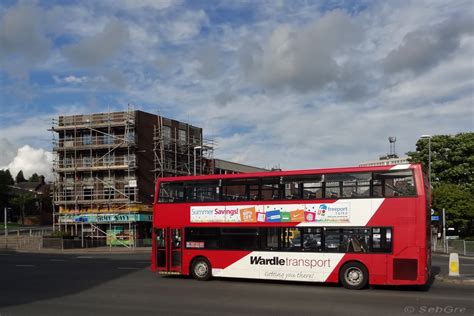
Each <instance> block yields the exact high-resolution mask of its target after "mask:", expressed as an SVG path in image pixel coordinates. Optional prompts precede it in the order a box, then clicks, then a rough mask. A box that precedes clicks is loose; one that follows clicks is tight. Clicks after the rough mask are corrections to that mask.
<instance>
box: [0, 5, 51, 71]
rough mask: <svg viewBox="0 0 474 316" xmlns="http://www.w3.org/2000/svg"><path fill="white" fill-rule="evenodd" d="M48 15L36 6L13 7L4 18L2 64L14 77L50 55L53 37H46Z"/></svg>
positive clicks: (1, 25) (0, 29)
mask: <svg viewBox="0 0 474 316" xmlns="http://www.w3.org/2000/svg"><path fill="white" fill-rule="evenodd" d="M43 23H44V14H43V11H42V10H41V9H39V8H38V7H36V6H34V5H23V4H19V5H17V6H14V7H11V8H9V9H7V10H5V11H4V14H3V16H1V17H0V64H1V65H2V67H3V68H4V69H5V70H8V71H9V73H10V74H11V75H13V76H14V77H24V76H26V72H27V71H28V70H29V69H30V67H32V66H34V65H36V64H38V63H39V62H41V61H44V60H45V59H46V58H48V54H49V52H50V48H51V39H50V38H48V37H47V36H46V33H45V30H44V27H43Z"/></svg>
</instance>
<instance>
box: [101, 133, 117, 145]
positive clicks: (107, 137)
mask: <svg viewBox="0 0 474 316" xmlns="http://www.w3.org/2000/svg"><path fill="white" fill-rule="evenodd" d="M103 139H104V144H106V145H112V144H113V143H114V134H113V133H110V134H107V135H104V138H103Z"/></svg>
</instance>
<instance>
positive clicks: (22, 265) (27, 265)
mask: <svg viewBox="0 0 474 316" xmlns="http://www.w3.org/2000/svg"><path fill="white" fill-rule="evenodd" d="M16 266H17V267H22V268H33V267H34V265H32V264H17V265H16Z"/></svg>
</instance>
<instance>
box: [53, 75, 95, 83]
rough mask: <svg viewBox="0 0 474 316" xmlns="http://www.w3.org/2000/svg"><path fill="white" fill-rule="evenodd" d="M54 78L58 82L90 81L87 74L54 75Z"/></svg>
mask: <svg viewBox="0 0 474 316" xmlns="http://www.w3.org/2000/svg"><path fill="white" fill-rule="evenodd" d="M53 79H54V81H56V83H72V84H81V83H86V82H87V81H89V79H88V78H87V77H86V76H81V77H76V76H74V75H69V76H66V77H63V78H61V77H59V76H56V75H54V76H53Z"/></svg>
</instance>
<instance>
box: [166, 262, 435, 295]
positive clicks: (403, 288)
mask: <svg viewBox="0 0 474 316" xmlns="http://www.w3.org/2000/svg"><path fill="white" fill-rule="evenodd" d="M440 270H441V269H440V267H438V266H432V270H431V277H430V279H429V281H428V282H427V283H426V284H425V285H416V286H414V285H403V286H393V285H390V286H385V285H374V286H370V287H367V288H366V289H369V288H372V289H377V290H387V291H416V292H420V291H421V292H425V291H429V290H430V288H431V286H432V285H433V283H434V281H435V276H436V275H438V274H439V273H440ZM162 277H164V278H167V279H189V280H190V281H193V280H192V278H191V277H187V276H182V275H167V276H162ZM213 280H222V281H225V282H236V283H259V284H282V285H298V286H308V287H309V286H312V287H315V286H316V287H327V288H338V287H339V288H341V290H345V289H344V288H343V287H342V286H341V285H340V284H338V283H322V282H301V281H281V280H262V279H243V278H217V279H213Z"/></svg>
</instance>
